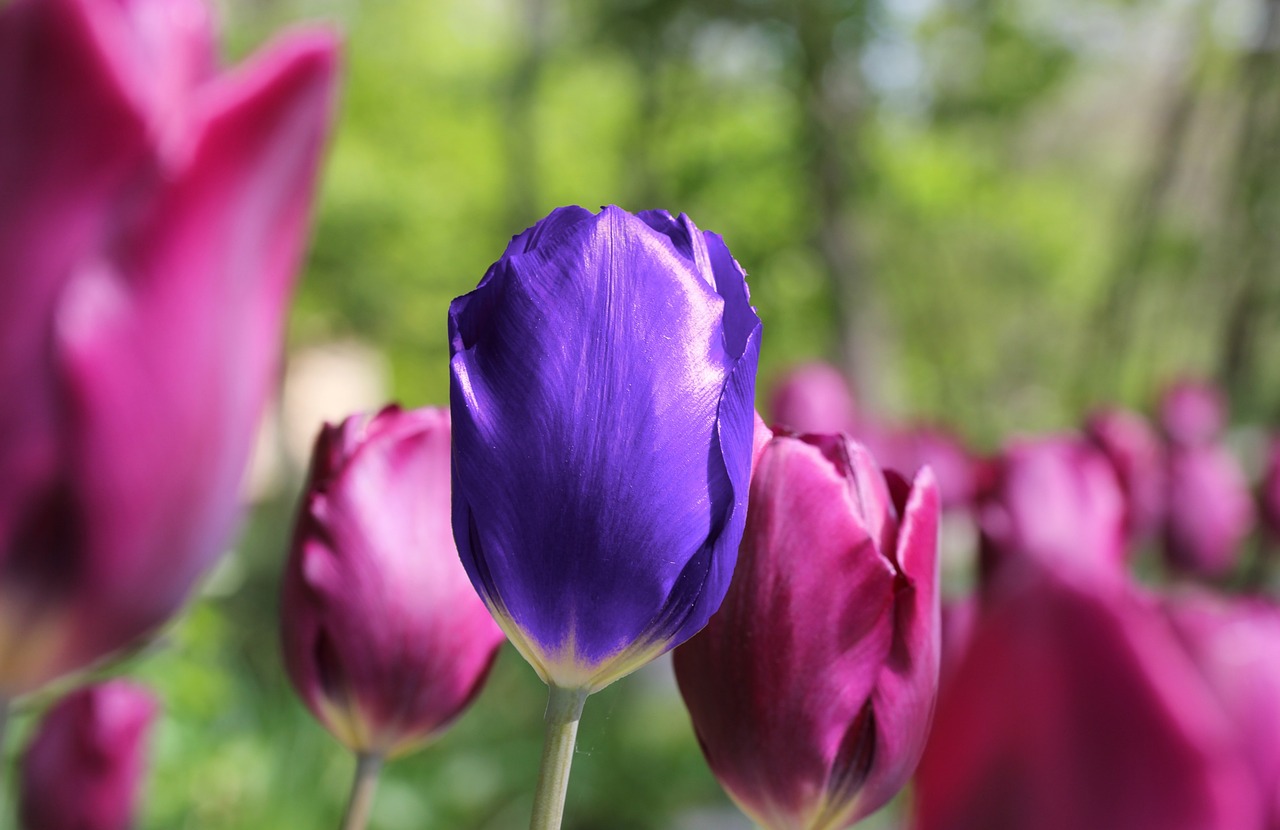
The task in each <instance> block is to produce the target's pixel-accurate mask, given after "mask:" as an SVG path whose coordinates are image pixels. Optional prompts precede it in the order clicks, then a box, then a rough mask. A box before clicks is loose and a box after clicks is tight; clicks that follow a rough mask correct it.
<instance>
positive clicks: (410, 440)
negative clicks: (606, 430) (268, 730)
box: [281, 406, 502, 757]
mask: <svg viewBox="0 0 1280 830" xmlns="http://www.w3.org/2000/svg"><path fill="white" fill-rule="evenodd" d="M449 454H450V450H449V416H448V413H447V412H446V411H444V410H441V409H418V410H411V411H403V410H401V409H399V408H398V407H394V406H392V407H388V408H386V409H384V410H382V411H381V412H379V413H378V414H377V415H373V416H364V415H354V416H352V417H350V418H348V419H346V420H345V421H343V422H342V424H341V425H339V426H332V425H325V427H324V428H323V429H322V430H321V432H320V436H319V438H318V439H317V440H316V446H315V452H314V454H313V456H312V465H311V473H310V480H309V481H308V484H307V490H306V494H305V495H304V496H303V502H302V506H301V509H300V511H299V516H298V524H297V529H296V531H295V534H294V540H293V548H292V552H291V555H290V557H289V562H288V564H287V566H286V570H285V577H284V588H283V597H282V602H281V622H282V633H283V648H284V657H285V665H286V667H287V668H288V671H289V677H290V679H292V681H293V684H294V687H295V688H296V689H297V690H298V694H299V695H301V697H302V699H303V700H304V701H306V703H307V706H308V707H309V708H310V709H311V711H312V713H313V714H314V715H315V716H316V717H317V718H319V720H320V722H321V723H323V724H324V725H325V727H327V728H328V729H329V731H330V732H332V733H333V734H334V736H335V737H337V738H338V740H340V741H341V742H342V743H344V744H345V745H346V746H347V747H349V748H350V749H351V750H353V751H354V752H357V753H359V754H362V755H373V756H378V757H388V756H395V755H398V754H402V753H404V752H406V751H408V750H410V749H412V748H414V747H415V746H417V745H419V744H421V743H423V742H424V741H427V740H430V739H431V738H432V737H434V736H435V735H437V734H438V733H439V732H440V731H441V730H443V729H444V728H445V727H446V726H448V725H449V724H450V723H451V722H452V721H453V719H454V718H456V717H457V716H458V714H459V713H460V712H461V711H462V709H463V708H464V707H466V706H467V704H469V703H470V702H471V701H472V699H473V698H474V697H475V696H476V694H477V693H478V692H479V690H480V687H481V685H482V684H483V682H484V679H485V677H486V676H487V674H488V672H489V667H490V666H491V665H492V664H493V660H494V657H495V656H496V654H497V649H498V646H499V645H500V644H501V642H502V632H501V631H500V630H499V629H498V627H497V625H495V624H494V622H493V619H492V618H491V617H490V615H489V612H488V610H486V609H485V607H484V604H483V603H482V602H480V600H479V599H478V598H477V597H476V594H475V591H474V590H472V588H471V584H470V582H469V580H468V579H467V574H466V571H464V570H463V568H462V564H461V563H460V562H459V561H458V554H457V550H456V549H455V548H454V544H453V535H452V531H451V529H450V526H449V512H450V508H449Z"/></svg>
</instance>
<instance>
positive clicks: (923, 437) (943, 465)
mask: <svg viewBox="0 0 1280 830" xmlns="http://www.w3.org/2000/svg"><path fill="white" fill-rule="evenodd" d="M858 437H859V440H861V441H864V442H865V443H866V444H867V446H868V447H870V448H871V451H872V452H873V453H874V454H875V457H876V458H877V459H879V460H880V462H881V463H882V464H883V465H884V467H885V469H889V470H898V471H901V472H902V473H904V474H914V473H915V472H916V471H917V470H920V469H922V468H924V467H926V466H927V467H929V469H931V470H933V474H934V477H935V478H936V479H937V481H938V495H939V497H940V498H941V499H942V509H943V510H962V509H967V508H969V507H971V506H972V504H973V499H974V498H975V496H976V495H977V490H978V478H979V472H978V468H979V464H978V461H977V460H976V459H975V458H974V457H973V455H972V454H971V453H970V452H969V450H968V449H967V448H966V447H965V445H964V444H963V443H962V442H961V440H960V439H959V438H958V437H956V436H955V435H954V434H953V433H952V432H951V431H949V430H948V429H946V428H945V427H941V426H933V425H928V424H915V425H911V426H904V427H898V428H894V429H881V430H872V429H869V428H868V429H864V430H863V433H862V434H861V435H860V436H858Z"/></svg>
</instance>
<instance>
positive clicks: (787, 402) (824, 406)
mask: <svg viewBox="0 0 1280 830" xmlns="http://www.w3.org/2000/svg"><path fill="white" fill-rule="evenodd" d="M769 414H770V418H771V423H774V424H778V425H779V426H782V427H785V428H787V429H790V430H795V431H796V432H822V433H837V432H843V433H845V434H846V435H853V434H854V433H855V431H856V429H857V425H858V407H857V404H856V403H855V402H854V400H853V391H852V390H851V389H850V388H849V382H848V381H846V380H845V377H844V375H843V374H841V373H840V370H839V369H837V368H836V367H834V366H832V365H831V364H829V363H822V362H820V361H815V362H813V363H802V364H800V365H799V366H794V367H792V368H791V369H789V370H788V371H787V372H786V374H784V375H783V376H782V377H780V378H779V379H778V380H777V381H775V383H774V385H773V392H772V393H771V394H770V396H769Z"/></svg>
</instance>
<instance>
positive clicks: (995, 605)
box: [913, 569, 1261, 830]
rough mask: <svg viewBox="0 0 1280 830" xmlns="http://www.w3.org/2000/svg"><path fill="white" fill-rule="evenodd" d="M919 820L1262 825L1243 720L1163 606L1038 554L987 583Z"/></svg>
mask: <svg viewBox="0 0 1280 830" xmlns="http://www.w3.org/2000/svg"><path fill="white" fill-rule="evenodd" d="M915 796H916V804H915V822H914V825H913V826H914V828H915V830H1082V828H1090V830H1261V825H1260V824H1259V823H1258V822H1259V818H1260V817H1259V814H1258V808H1257V798H1256V792H1255V790H1254V788H1253V783H1252V781H1251V779H1250V774H1249V770H1248V768H1247V766H1246V765H1245V764H1244V762H1243V760H1242V759H1241V757H1240V756H1239V755H1238V753H1237V752H1236V744H1235V737H1234V731H1233V728H1232V724H1231V722H1230V721H1229V720H1228V718H1227V717H1226V716H1225V714H1224V712H1223V710H1222V708H1221V706H1220V705H1219V704H1218V701H1217V700H1216V698H1215V697H1214V695H1213V694H1212V693H1211V692H1210V690H1209V688H1208V687H1207V684H1206V683H1205V682H1204V680H1203V677H1202V676H1201V674H1200V672H1199V671H1198V670H1197V668H1196V666H1195V665H1194V663H1193V662H1192V661H1191V660H1190V659H1189V657H1188V655H1187V653H1186V651H1185V650H1184V649H1183V648H1182V647H1181V645H1180V643H1179V641H1178V638H1177V637H1176V636H1175V635H1174V633H1173V631H1172V628H1171V627H1170V625H1169V624H1168V623H1167V621H1166V620H1165V618H1164V617H1163V615H1162V614H1160V613H1159V610H1158V609H1157V607H1156V606H1155V605H1154V604H1153V603H1152V602H1150V601H1149V600H1146V599H1144V598H1142V597H1139V596H1137V595H1136V594H1134V593H1133V591H1132V589H1130V588H1128V587H1126V586H1124V585H1123V584H1121V583H1110V584H1103V583H1098V582H1086V581H1081V580H1073V579H1068V578H1063V577H1062V576H1061V575H1060V574H1059V573H1057V572H1055V571H1052V570H1048V569H1042V570H1041V571H1039V572H1038V574H1037V576H1036V577H1035V578H1031V579H1028V580H1026V581H1025V582H1024V583H1022V584H1021V585H1019V586H1018V587H1017V589H1016V590H1010V591H1006V592H1003V593H1001V594H1000V595H997V596H988V597H985V598H984V602H983V603H982V606H981V611H980V614H979V619H978V621H977V623H976V627H975V630H974V632H973V634H972V637H971V640H970V642H969V645H968V648H967V649H966V650H965V652H964V654H963V656H962V657H961V660H960V663H959V665H958V666H956V668H955V671H954V672H953V673H951V675H950V677H949V679H948V682H947V683H946V685H945V686H944V687H943V690H942V693H941V695H940V697H939V699H938V708H937V712H936V716H935V718H934V724H933V732H932V734H931V736H930V738H929V745H928V747H927V749H926V750H925V754H924V758H923V760H922V761H921V762H920V768H919V770H918V772H917V775H916V779H915Z"/></svg>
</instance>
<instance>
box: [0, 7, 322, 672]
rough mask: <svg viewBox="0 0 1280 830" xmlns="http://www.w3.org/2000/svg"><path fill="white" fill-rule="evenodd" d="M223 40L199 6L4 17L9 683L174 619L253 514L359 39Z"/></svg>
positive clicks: (1, 649) (1, 341) (4, 512)
mask: <svg viewBox="0 0 1280 830" xmlns="http://www.w3.org/2000/svg"><path fill="white" fill-rule="evenodd" d="M213 51H214V49H213V41H212V33H211V31H210V28H209V22H208V17H207V13H206V11H205V7H204V6H203V5H202V4H201V3H200V2H198V1H197V0H128V1H127V2H103V0H13V1H12V2H10V3H8V4H6V5H4V6H3V7H0V694H5V695H12V694H16V693H21V692H24V691H27V690H30V689H32V688H34V687H36V686H38V685H40V684H42V683H44V682H46V681H47V680H49V679H50V678H52V677H55V676H57V675H60V674H63V673H65V672H67V671H70V670H73V669H75V668H78V667H81V666H83V665H85V664H87V663H89V662H91V661H93V660H95V659H97V658H99V657H101V656H103V655H104V654H107V653H109V652H111V651H113V650H115V649H117V648H119V647H121V646H123V645H125V644H127V643H129V642H130V641H132V640H134V639H136V638H137V637H139V636H140V635H142V634H144V633H146V632H148V631H150V630H151V629H154V628H155V627H156V626H157V625H159V624H160V623H161V622H163V621H164V620H165V619H166V618H167V617H168V616H169V615H170V614H172V613H173V612H174V611H175V610H176V609H177V608H178V607H179V605H180V604H181V603H182V602H183V600H184V599H185V597H186V596H187V594H188V592H189V591H190V589H191V586H192V583H193V582H194V581H195V579H196V578H197V577H198V576H199V575H200V574H201V573H202V572H203V571H204V570H205V569H206V568H207V567H208V566H209V565H210V564H211V563H212V561H213V560H214V558H215V557H216V556H217V555H218V553H219V552H220V551H221V550H222V549H223V548H224V547H225V545H226V543H227V541H228V536H229V534H230V532H231V530H232V529H233V526H234V521H235V518H236V515H237V494H238V491H239V485H240V480H241V476H242V473H243V469H244V466H245V461H246V459H247V457H248V454H249V450H250V447H251V444H252V440H253V436H254V432H255V428H256V425H257V419H258V416H259V413H260V411H261V409H262V406H263V403H264V402H265V400H266V397H267V394H268V392H269V389H270V387H271V385H272V383H273V382H274V379H275V376H276V370H277V363H278V352H279V344H280V338H281V325H282V322H283V319H284V313H285V307H286V304H287V301H288V296H289V293H290V289H291V284H292V281H293V276H294V272H295V270H296V267H297V265H298V262H299V259H300V256H301V253H302V248H303V242H304V238H305V235H306V227H307V219H308V214H309V212H310V206H311V201H312V193H313V189H314V185H315V178H316V171H317V167H318V163H319V157H320V151H321V145H322V143H323V140H324V137H325V134H326V132H327V130H328V125H329V121H330V115H331V110H332V108H333V99H334V90H335V82H336V78H335V74H336V45H335V41H334V38H333V36H332V35H331V34H329V33H327V32H320V31H310V32H304V33H298V34H295V35H293V36H291V37H288V38H286V39H284V40H282V41H280V42H279V43H277V44H276V45H275V46H274V47H272V48H270V49H268V50H267V51H266V52H265V53H264V54H262V55H260V56H259V57H257V58H255V59H253V60H252V61H250V62H249V63H248V64H247V65H246V66H244V67H242V68H240V69H237V70H235V71H232V72H219V71H218V70H217V69H216V67H215V64H214V61H213Z"/></svg>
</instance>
